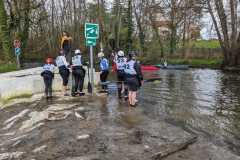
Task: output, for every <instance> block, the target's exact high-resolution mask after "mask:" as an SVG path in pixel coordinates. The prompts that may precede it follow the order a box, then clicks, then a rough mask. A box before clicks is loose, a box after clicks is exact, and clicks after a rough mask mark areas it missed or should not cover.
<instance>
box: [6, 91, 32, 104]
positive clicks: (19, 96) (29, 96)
mask: <svg viewBox="0 0 240 160" xmlns="http://www.w3.org/2000/svg"><path fill="white" fill-rule="evenodd" d="M32 96H33V94H30V93H25V94H21V95H16V96H12V97H9V98H7V99H3V100H2V103H3V104H7V103H8V102H10V101H11V100H14V99H22V98H31V97H32Z"/></svg>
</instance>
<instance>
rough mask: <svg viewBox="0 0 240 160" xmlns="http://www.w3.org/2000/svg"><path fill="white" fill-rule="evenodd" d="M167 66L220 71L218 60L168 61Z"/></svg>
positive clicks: (220, 61) (220, 62)
mask: <svg viewBox="0 0 240 160" xmlns="http://www.w3.org/2000/svg"><path fill="white" fill-rule="evenodd" d="M168 63H169V64H178V65H189V66H190V67H191V68H211V69H221V65H222V60H220V59H168Z"/></svg>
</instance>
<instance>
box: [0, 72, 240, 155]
mask: <svg viewBox="0 0 240 160" xmlns="http://www.w3.org/2000/svg"><path fill="white" fill-rule="evenodd" d="M113 77H115V76H114V75H113ZM113 77H109V79H113ZM144 77H145V79H151V78H159V77H160V78H161V80H159V81H158V80H156V81H153V82H146V83H144V85H143V86H142V88H141V90H140V91H139V94H138V100H139V102H138V105H137V107H136V108H132V107H128V102H126V101H125V100H119V99H118V98H117V90H116V84H115V83H114V81H113V83H111V84H109V91H110V93H109V94H108V95H106V94H100V93H99V94H97V95H96V96H93V97H91V96H90V95H86V96H84V97H63V96H61V95H60V94H59V93H54V98H53V99H52V100H50V101H46V100H45V98H43V97H41V95H35V96H36V97H35V96H33V97H32V98H31V99H29V101H24V100H23V101H21V100H19V101H18V100H16V103H13V104H11V105H10V106H8V107H6V108H4V109H1V110H0V111H1V112H0V122H1V123H0V142H1V143H0V160H5V159H14V160H15V159H16V160H18V159H23V160H29V159H36V160H46V159H54V160H79V159H82V160H83V159H84V160H112V159H116V160H130V159H131V160H156V159H162V158H163V157H164V156H163V155H166V156H167V157H165V158H166V160H187V159H189V160H190V159H191V160H203V159H204V160H205V159H209V160H210V159H211V160H240V94H239V93H240V75H238V74H236V73H224V72H222V71H220V70H209V69H189V70H160V71H157V72H148V73H144ZM183 149H186V150H183ZM42 153H44V154H42ZM156 153H157V154H156ZM158 153H160V154H158ZM155 155H157V156H155ZM158 156H160V157H158ZM161 156H163V157H161ZM14 157H15V158H14Z"/></svg>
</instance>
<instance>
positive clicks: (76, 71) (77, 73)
mask: <svg viewBox="0 0 240 160" xmlns="http://www.w3.org/2000/svg"><path fill="white" fill-rule="evenodd" d="M74 53H75V54H74V56H73V57H72V58H71V62H70V63H69V62H67V60H66V55H65V54H64V51H63V50H60V52H59V55H58V56H57V57H56V59H55V64H56V66H57V67H58V70H59V74H60V75H61V77H62V81H63V83H62V85H63V86H62V92H63V95H64V96H69V94H68V93H67V90H68V80H69V76H70V72H72V75H73V80H74V87H73V88H72V93H71V95H72V96H76V95H79V96H83V95H84V92H83V85H84V78H85V73H86V71H85V69H84V68H83V60H82V55H81V51H80V50H79V49H76V50H75V52H74ZM54 68H55V65H54V60H53V59H52V58H47V59H46V64H44V66H43V72H42V73H41V76H42V77H43V80H44V84H45V95H46V98H47V99H48V98H51V97H52V81H53V78H54Z"/></svg>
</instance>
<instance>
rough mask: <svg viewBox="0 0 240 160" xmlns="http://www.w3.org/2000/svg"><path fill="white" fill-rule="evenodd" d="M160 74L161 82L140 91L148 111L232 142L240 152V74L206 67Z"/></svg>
mask: <svg viewBox="0 0 240 160" xmlns="http://www.w3.org/2000/svg"><path fill="white" fill-rule="evenodd" d="M158 75H159V76H160V77H162V81H161V83H159V84H154V83H149V84H146V85H144V87H143V89H142V91H141V97H142V99H143V102H144V108H145V113H146V114H148V115H149V116H151V117H154V118H159V117H161V118H164V119H168V120H169V119H171V121H172V122H173V121H174V123H175V124H177V125H179V124H181V125H182V126H188V128H192V129H193V130H194V131H196V132H198V133H202V134H204V135H207V136H211V138H212V139H214V141H215V142H216V143H220V144H222V143H226V142H227V143H231V144H232V145H231V146H235V147H233V148H234V149H233V150H235V151H238V152H240V150H239V148H240V135H239V133H240V105H239V104H240V94H239V93H240V76H239V75H237V74H226V73H223V72H221V71H218V70H207V69H205V70H201V69H196V70H187V71H176V70H169V71H167V70H161V71H160V72H159V73H158ZM154 102H156V104H155V105H152V104H154ZM149 104H151V105H149Z"/></svg>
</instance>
